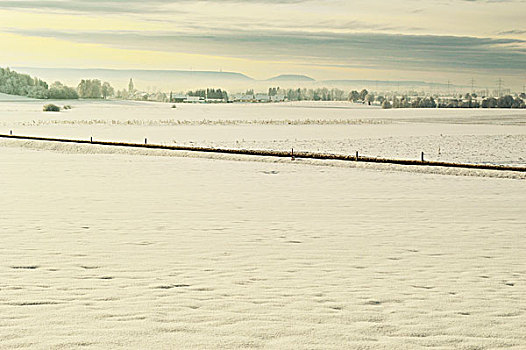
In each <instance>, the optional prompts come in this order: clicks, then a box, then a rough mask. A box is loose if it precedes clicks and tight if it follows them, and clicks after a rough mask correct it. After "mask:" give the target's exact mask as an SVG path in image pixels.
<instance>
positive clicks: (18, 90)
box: [0, 68, 115, 100]
mask: <svg viewBox="0 0 526 350" xmlns="http://www.w3.org/2000/svg"><path fill="white" fill-rule="evenodd" d="M0 92H2V93H5V94H10V95H18V96H26V97H30V98H38V99H56V100H62V99H64V100H73V99H78V98H79V97H80V98H98V99H100V98H104V99H106V98H108V97H113V96H114V95H115V90H114V89H113V87H112V86H111V85H110V83H108V82H104V83H102V82H101V81H100V80H98V79H93V80H89V79H88V80H84V79H83V80H81V82H80V83H79V85H78V86H77V88H76V89H75V88H72V87H69V86H66V85H64V84H62V83H61V82H59V81H56V82H54V83H53V84H51V86H49V85H48V84H47V83H46V82H45V81H43V80H40V79H38V78H32V77H31V76H29V75H27V74H21V73H17V72H15V71H12V70H10V69H9V68H5V69H4V68H0Z"/></svg>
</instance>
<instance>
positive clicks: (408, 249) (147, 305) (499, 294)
mask: <svg viewBox="0 0 526 350" xmlns="http://www.w3.org/2000/svg"><path fill="white" fill-rule="evenodd" d="M26 106H28V107H26ZM22 107H23V108H28V109H29V108H30V107H31V106H30V105H29V104H28V105H24V106H22ZM208 107H209V106H203V107H201V106H196V107H192V108H208ZM218 107H221V108H224V107H223V106H218ZM9 108H11V107H7V106H6V105H4V106H2V105H1V104H0V116H1V117H2V118H4V119H2V120H3V122H4V123H5V124H4V126H2V127H3V128H5V127H7V128H12V127H13V126H17V127H20V128H22V127H24V128H26V129H25V130H24V131H32V133H33V134H35V135H38V134H52V133H53V131H54V130H53V128H56V130H55V132H56V133H57V134H60V133H62V134H64V135H59V136H71V135H73V136H74V135H75V133H77V134H80V132H79V130H83V129H82V128H84V126H82V125H80V124H75V125H70V126H64V125H62V124H45V123H39V122H38V119H35V122H34V125H33V126H23V125H22V124H21V121H20V120H21V119H24V118H25V119H28V118H31V117H33V118H34V117H35V116H36V115H37V112H31V111H29V112H27V114H24V113H19V112H20V107H19V105H16V106H15V107H13V108H12V110H10V109H9ZM31 108H33V107H31ZM228 108H234V107H230V106H229V107H228ZM235 108H239V107H235ZM80 110H81V108H79V111H80ZM323 111H324V113H325V112H326V113H332V109H331V110H329V111H328V112H327V111H325V110H323ZM31 113H33V114H31ZM38 113H41V112H38ZM79 113H80V112H79ZM366 113H372V112H370V111H367V112H366ZM374 113H379V111H375V112H374ZM457 113H458V112H457ZM65 115H66V114H65V113H64V114H62V113H61V114H59V115H58V117H57V118H65V117H64V116H65ZM20 116H22V117H20ZM380 116H382V118H383V114H380ZM40 117H41V118H42V120H44V118H43V117H42V116H40ZM17 118H18V119H17ZM82 118H84V116H82ZM371 118H372V117H371ZM415 118H416V117H415ZM510 118H511V119H513V120H515V121H517V120H519V123H518V125H508V126H506V125H502V124H498V125H494V128H493V129H492V128H490V127H489V124H487V123H486V124H482V125H481V126H480V127H481V128H482V129H478V127H476V126H473V125H472V124H470V125H468V126H469V127H471V128H472V129H469V131H470V133H469V135H471V137H472V140H475V139H476V138H478V137H488V138H492V137H497V138H500V137H501V136H503V135H504V136H503V137H502V138H500V139H501V140H504V139H505V134H501V133H500V131H502V130H505V128H508V127H510V128H511V127H512V126H513V129H510V130H514V131H513V132H514V133H510V135H512V136H510V137H517V138H519V139H520V138H521V137H524V135H525V134H526V133H524V126H521V125H519V124H520V120H522V119H521V118H523V116H521V115H515V116H513V117H510ZM198 119H199V118H198ZM6 120H7V121H6ZM123 120H125V118H124V117H123ZM396 123H398V122H396ZM396 123H395V124H396ZM418 123H419V122H415V123H408V124H404V125H407V127H408V129H407V130H405V131H403V130H402V129H400V131H399V132H400V135H399V136H397V137H400V138H406V137H413V136H414V131H415V130H417V129H418V130H420V131H418V130H417V131H418V133H419V135H420V136H418V137H421V136H422V137H423V136H425V132H430V133H435V132H440V131H444V130H443V128H445V127H446V126H444V125H443V124H431V123H429V124H418ZM44 124H45V125H44ZM414 124H418V125H420V126H418V127H416V126H414ZM389 125H390V124H388V127H389V128H392V127H393V126H389ZM396 125H398V124H396ZM425 125H428V126H430V127H433V125H439V126H440V125H442V126H440V128H442V129H440V130H439V129H425V128H426V126H425ZM448 125H449V124H448ZM85 127H86V128H91V127H92V126H89V125H87V126H85ZM223 127H224V128H230V127H229V126H212V127H205V126H199V125H195V126H185V127H180V126H177V127H172V126H167V127H163V126H156V127H155V128H154V129H155V130H156V131H157V132H158V134H156V135H159V136H158V137H159V138H161V136H162V137H166V136H167V135H168V134H169V133H171V132H173V131H177V130H179V131H180V130H182V129H181V128H183V129H184V128H194V129H192V130H193V131H191V132H192V133H194V134H192V135H193V136H196V135H197V136H199V135H201V134H199V128H205V130H208V131H204V132H205V133H207V132H208V134H206V135H205V136H206V137H203V138H206V139H207V140H210V142H216V143H221V142H224V143H228V142H232V140H231V139H228V137H227V136H224V135H225V134H221V132H218V134H219V135H223V136H224V139H222V138H221V137H220V136H218V137H215V138H214V137H213V136H214V134H213V132H212V130H220V129H218V128H223ZM242 127H243V128H247V129H249V128H250V125H246V126H242ZM252 127H253V126H252ZM256 127H257V128H259V126H256ZM333 127H334V128H335V129H334V133H336V135H338V132H340V133H341V134H344V133H347V131H349V132H351V133H352V132H353V130H354V129H353V128H352V126H351V125H346V126H338V125H336V126H333ZM369 127H370V128H373V129H370V128H367V127H364V128H363V129H362V130H367V131H364V132H370V133H371V134H370V137H367V138H368V139H372V138H379V139H380V138H385V136H384V134H382V132H387V131H382V130H385V129H381V128H380V129H377V126H375V125H374V124H370V125H369ZM447 127H450V126H447ZM486 127H487V128H486ZM144 128H145V127H144V126H137V125H135V126H125V125H120V126H119V125H118V126H111V125H104V124H101V125H98V126H95V127H94V129H86V130H87V131H90V132H100V133H101V134H103V133H108V134H110V132H114V131H119V132H120V135H124V136H121V137H130V138H131V135H133V136H137V135H139V133H140V132H141V129H143V131H144ZM166 128H167V129H166ZM283 128H285V129H286V128H289V126H276V130H279V131H278V132H281V133H286V131H284V130H283ZM339 128H344V129H345V130H347V131H341V130H340V129H339ZM421 128H423V129H421ZM154 129H152V130H154ZM86 130H85V131H86ZM185 130H189V129H185ZM229 130H234V129H229ZM390 130H392V129H390ZM422 130H424V131H425V130H427V131H425V132H424V131H422ZM451 130H452V131H451V133H449V134H448V135H449V136H451V137H457V136H458V137H459V138H460V139H461V140H462V139H463V136H462V134H461V133H462V132H465V131H468V129H467V128H466V129H463V128H462V125H460V126H459V130H461V131H459V130H457V129H454V127H453V126H451ZM455 130H456V131H455ZM180 132H182V131H180ZM301 132H302V133H303V132H304V131H301ZM378 132H380V134H378ZM455 132H456V134H455ZM305 133H307V131H305ZM327 133H328V134H330V135H335V134H334V133H329V132H328V131H327ZM403 133H406V134H407V135H405V134H403ZM253 134H254V135H256V136H255V137H254V138H247V139H246V140H245V141H244V142H245V143H248V142H253V141H258V139H256V137H257V135H258V134H257V133H256V132H254V131H253ZM439 134H440V133H439ZM126 135H128V136H126ZM163 135H164V136H163ZM210 135H211V136H210ZM266 135H267V136H265V137H269V139H268V140H267V141H268V142H270V141H272V140H271V139H270V135H273V134H271V133H269V134H266ZM301 135H306V136H305V138H304V139H302V140H308V139H309V137H308V134H301ZM412 135H413V136H412ZM455 135H456V136H455ZM499 135H500V136H499ZM49 136H57V135H49ZM318 136H319V135H318ZM322 136H323V135H322ZM359 136H360V135H358V136H356V139H357V140H361V139H360V138H359ZM236 137H237V136H236ZM279 139H280V138H276V140H279ZM310 139H312V140H314V139H322V137H316V138H315V137H311V138H310ZM325 139H330V137H327V138H325ZM336 139H338V138H337V137H335V136H333V138H332V140H336ZM347 139H348V138H347ZM234 140H235V139H234ZM342 140H344V139H343V138H342ZM259 141H264V140H262V139H259ZM240 142H243V141H242V140H240ZM503 142H504V141H503ZM255 143H257V142H255ZM319 144H320V143H317V144H316V147H319ZM371 144H374V143H371ZM401 144H404V143H403V142H402V143H401ZM469 144H470V145H472V147H465V149H468V151H465V152H463V153H462V152H461V153H459V157H461V156H462V157H466V156H467V155H469V154H476V155H477V156H480V157H482V156H481V154H483V153H484V152H485V151H479V150H478V148H484V147H485V145H480V144H479V146H478V148H477V147H475V146H476V144H477V142H475V141H473V142H471V143H469ZM504 144H507V143H503V145H504ZM258 146H260V145H259V144H258ZM522 146H524V144H523V143H521V142H518V143H515V146H513V145H512V146H510V148H509V150H510V152H511V151H512V150H515V153H514V154H513V156H510V157H509V158H508V159H507V160H506V162H509V163H512V164H520V162H521V161H520V160H519V159H518V158H519V157H521V155H522V154H523V153H521V152H524V147H522ZM503 147H504V148H505V149H507V148H506V147H507V146H503ZM521 147H522V148H521ZM491 161H495V162H497V160H491ZM0 162H1V166H0V189H1V190H2V196H1V197H0V235H1V242H2V244H1V245H0V257H1V259H0V348H1V349H25V348H35V349H50V348H51V349H70V348H86V349H91V348H93V349H113V348H117V349H147V348H151V349H173V348H196V349H210V348H226V349H245V348H273V349H421V348H433V349H498V348H502V349H524V348H526V326H525V325H526V301H525V300H526V260H525V256H526V238H525V233H524V232H526V215H525V213H526V200H525V198H526V186H525V180H526V175H524V174H520V173H517V174H502V173H500V172H493V171H475V170H462V169H456V170H450V169H432V168H417V167H403V166H392V165H382V164H376V165H367V164H355V163H344V162H327V161H306V160H295V161H291V160H290V159H279V160H275V159H271V158H265V157H244V156H224V155H198V154H191V153H185V152H169V151H154V150H132V149H122V148H109V147H104V146H93V145H68V144H58V143H44V142H35V141H16V140H0ZM459 175H460V176H459Z"/></svg>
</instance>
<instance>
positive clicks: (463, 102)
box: [382, 93, 526, 108]
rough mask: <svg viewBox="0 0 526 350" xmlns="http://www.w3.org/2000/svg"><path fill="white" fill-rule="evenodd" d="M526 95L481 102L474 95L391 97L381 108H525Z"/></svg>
mask: <svg viewBox="0 0 526 350" xmlns="http://www.w3.org/2000/svg"><path fill="white" fill-rule="evenodd" d="M525 100H526V95H525V94H524V93H522V94H520V95H519V96H516V97H513V96H511V95H506V96H502V97H499V98H495V97H484V98H482V100H481V101H479V100H478V99H477V95H476V94H469V93H468V94H466V95H464V96H462V95H461V96H459V97H458V98H438V100H437V101H435V98H433V97H408V96H402V97H400V98H398V97H393V98H392V100H391V101H389V100H387V99H386V100H384V101H383V103H382V107H383V108H526V103H525Z"/></svg>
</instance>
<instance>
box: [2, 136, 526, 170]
mask: <svg viewBox="0 0 526 350" xmlns="http://www.w3.org/2000/svg"><path fill="white" fill-rule="evenodd" d="M0 138H4V139H17V140H33V141H46V142H62V143H76V144H91V145H101V146H110V147H131V148H150V149H163V150H172V151H189V152H203V153H223V154H239V155H250V156H263V157H280V158H291V159H301V158H303V159H319V160H340V161H353V162H364V163H384V164H398V165H416V166H432V167H433V166H434V167H447V168H464V169H478V170H500V171H515V172H526V167H522V166H521V167H519V166H507V165H495V164H471V163H450V162H439V161H426V160H424V152H422V153H421V160H412V159H391V158H376V157H367V156H363V155H360V156H358V152H356V154H355V155H344V154H333V153H319V152H298V151H295V150H294V149H291V151H290V152H287V151H271V150H248V149H232V148H214V147H199V146H178V145H174V146H167V145H156V144H150V143H147V142H148V140H147V138H145V139H144V143H128V142H112V141H94V140H93V137H90V139H89V140H80V139H65V138H52V137H38V136H21V135H13V134H12V131H11V132H10V134H9V135H7V134H0Z"/></svg>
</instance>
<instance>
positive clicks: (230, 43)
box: [12, 29, 526, 70]
mask: <svg viewBox="0 0 526 350" xmlns="http://www.w3.org/2000/svg"><path fill="white" fill-rule="evenodd" d="M12 32H14V33H16V34H23V35H27V36H41V37H52V38H60V39H64V40H69V41H74V42H81V43H100V44H104V45H108V46H112V47H118V48H122V49H139V50H155V51H168V52H185V53H195V54H213V55H220V56H231V57H238V58H246V59H258V60H270V59H271V60H283V61H290V60H294V61H296V62H298V63H312V64H327V65H337V66H342V67H343V66H347V67H355V66H367V67H376V68H380V67H386V66H387V67H392V68H404V69H432V70H444V69H448V70H450V69H492V70H495V69H499V70H519V69H523V68H524V67H526V41H523V40H519V39H491V38H475V37H457V36H431V35H393V34H378V33H344V34H342V33H331V32H318V33H310V34H309V35H305V34H304V33H302V32H283V31H257V32H250V31H238V30H236V31H231V30H227V29H223V30H217V31H215V32H213V33H210V34H203V33H195V34H192V33H188V32H150V33H144V32H134V31H118V32H117V31H107V32H105V31H103V32H79V33H70V32H65V31H27V30H12Z"/></svg>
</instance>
